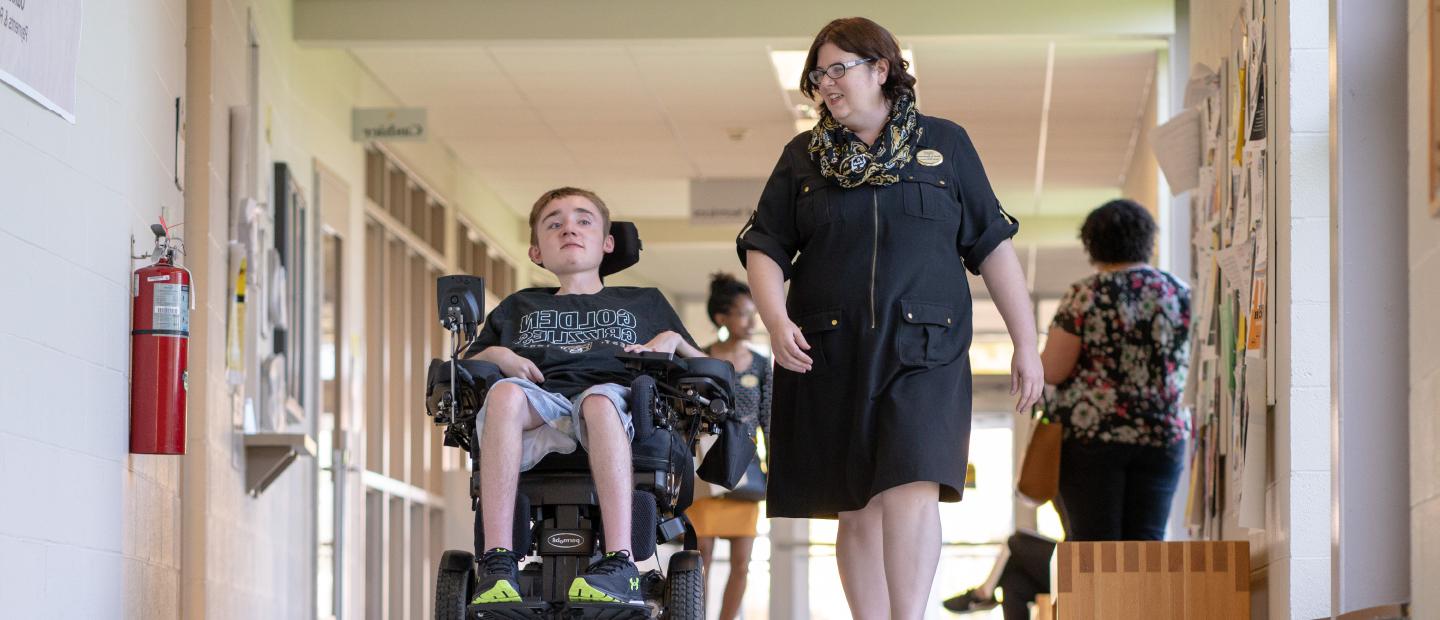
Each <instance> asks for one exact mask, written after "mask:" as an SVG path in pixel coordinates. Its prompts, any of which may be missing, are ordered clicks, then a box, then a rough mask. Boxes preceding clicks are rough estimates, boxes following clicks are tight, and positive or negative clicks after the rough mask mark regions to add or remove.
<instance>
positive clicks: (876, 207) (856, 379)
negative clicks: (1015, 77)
mask: <svg viewBox="0 0 1440 620" xmlns="http://www.w3.org/2000/svg"><path fill="white" fill-rule="evenodd" d="M919 126H920V127H921V128H922V132H923V133H922V134H921V137H920V139H919V144H918V145H917V148H916V149H915V151H916V153H917V156H916V157H915V160H914V161H912V162H911V163H910V164H908V165H907V166H905V167H904V168H903V169H901V170H900V182H898V183H893V184H891V185H888V186H884V187H879V186H872V185H862V186H860V187H857V188H854V189H843V188H841V187H839V186H838V185H835V184H834V183H832V182H831V181H830V180H828V179H826V178H824V177H822V176H821V175H820V171H819V169H818V167H817V166H816V165H815V163H814V161H812V160H811V157H810V155H809V153H808V150H807V144H808V142H809V134H808V133H803V134H800V135H798V136H796V137H795V139H793V140H791V141H790V143H789V144H788V145H787V146H786V147H785V150H784V152H783V153H781V156H780V161H779V162H778V163H777V164H776V165H775V171H774V172H773V173H772V174H771V176H770V179H769V181H768V182H767V183H766V186H765V190H764V192H763V194H762V195H761V198H760V202H759V205H758V207H757V209H756V211H755V213H754V215H752V216H751V219H750V222H749V223H748V224H746V226H745V228H744V229H742V230H741V232H740V235H739V238H738V239H737V249H738V251H739V253H740V260H741V262H742V263H743V262H744V261H745V253H746V252H747V251H748V250H757V251H760V252H764V253H765V254H766V255H767V256H769V257H770V258H771V259H773V260H774V261H775V262H776V263H777V264H778V265H780V267H781V269H782V270H783V271H784V273H785V277H786V278H788V279H789V280H790V282H791V284H790V292H789V296H788V298H787V300H786V310H787V312H788V313H789V315H790V318H791V320H792V321H794V322H795V323H796V324H797V325H798V326H799V327H800V329H801V330H802V331H803V333H804V335H805V338H806V340H807V341H808V343H809V344H810V347H811V348H810V351H809V352H808V354H809V356H810V358H811V359H812V360H813V361H814V364H813V367H812V369H811V370H810V372H808V373H804V374H800V373H795V372H791V371H788V370H785V369H784V368H781V367H778V366H777V367H776V368H775V377H774V379H775V388H774V397H773V398H774V400H773V404H772V407H773V415H772V418H773V420H772V427H773V428H772V437H771V443H770V446H771V449H770V477H769V489H768V498H767V500H768V501H767V507H768V512H769V516H771V517H823V518H833V517H835V516H836V515H837V514H838V513H840V512H846V511H852V510H859V509H861V508H864V507H865V505H866V504H867V503H869V501H870V498H872V497H874V496H875V495H876V494H878V493H880V492H882V491H885V490H887V489H890V488H894V487H896V486H899V485H903V484H907V483H910V482H918V481H931V482H936V483H939V485H940V498H941V500H942V501H947V502H953V501H959V499H960V495H961V491H962V489H963V488H964V482H965V465H966V461H967V459H968V452H969V450H968V443H969V438H970V393H971V392H970V390H971V388H970V363H969V357H968V355H967V353H968V351H969V347H970V340H971V296H970V288H969V283H968V282H967V280H966V277H965V273H964V271H965V270H966V269H969V270H970V271H972V272H975V273H979V269H980V264H981V263H982V262H983V261H984V260H985V257H986V256H988V255H989V254H990V252H991V251H992V250H994V249H995V248H996V247H997V246H999V245H1000V243H1002V242H1003V241H1004V240H1006V239H1009V238H1010V237H1012V236H1014V234H1015V233H1016V232H1017V231H1018V230H1019V224H1018V223H1017V222H1016V221H1015V219H1014V218H1012V217H1010V216H1009V215H1008V214H1006V213H1005V212H1004V211H1003V210H1002V209H1001V208H1000V204H999V201H998V200H996V198H995V194H994V192H993V191H992V190H991V188H990V183H989V181H988V180H987V179H986V177H985V172H984V169H983V167H982V166H981V164H980V158H979V155H978V154H977V153H976V152H975V147H974V145H973V144H972V143H971V141H970V138H969V136H968V135H967V134H966V133H965V130H964V129H962V128H961V127H960V126H959V125H957V124H955V123H953V122H950V121H947V120H944V119H940V118H934V117H928V116H924V115H921V116H920V119H919ZM937 155H938V156H939V157H937ZM937 160H939V161H937ZM921 162H924V163H921Z"/></svg>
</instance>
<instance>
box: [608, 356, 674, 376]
mask: <svg viewBox="0 0 1440 620" xmlns="http://www.w3.org/2000/svg"><path fill="white" fill-rule="evenodd" d="M615 359H618V360H620V361H621V362H623V363H624V364H625V367H626V368H629V369H631V370H635V371H638V372H641V373H644V374H647V375H648V374H659V375H662V376H668V375H670V374H671V373H675V372H685V370H686V369H688V368H689V364H688V360H685V359H684V358H680V357H676V356H675V354H674V353H663V352H660V351H642V352H640V353H617V354H616V355H615Z"/></svg>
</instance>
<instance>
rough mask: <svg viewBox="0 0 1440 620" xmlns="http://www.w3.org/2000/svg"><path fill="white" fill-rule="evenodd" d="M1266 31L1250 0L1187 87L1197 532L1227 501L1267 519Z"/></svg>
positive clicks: (1271, 191)
mask: <svg viewBox="0 0 1440 620" xmlns="http://www.w3.org/2000/svg"><path fill="white" fill-rule="evenodd" d="M1267 41H1268V36H1267V24H1266V3H1265V2H1264V0H1253V1H1247V2H1246V3H1245V6H1244V7H1243V9H1242V11H1241V13H1240V14H1239V15H1238V16H1237V17H1236V19H1235V23H1234V28H1233V32H1232V45H1231V50H1230V54H1229V55H1228V56H1227V57H1226V58H1224V59H1221V60H1220V62H1219V63H1218V65H1217V67H1216V68H1215V69H1213V70H1211V69H1209V68H1206V67H1202V66H1197V67H1196V70H1195V71H1194V72H1193V73H1192V79H1191V82H1190V84H1189V88H1187V93H1186V101H1187V103H1189V104H1193V107H1192V108H1191V110H1193V113H1192V112H1190V111H1187V114H1190V117H1189V118H1190V122H1192V123H1194V124H1195V125H1197V129H1198V131H1199V134H1200V139H1199V141H1198V146H1199V149H1200V157H1199V160H1198V169H1196V173H1195V179H1196V182H1195V184H1194V188H1195V189H1194V190H1193V195H1192V199H1191V201H1190V204H1191V230H1192V232H1193V237H1192V239H1191V247H1190V251H1191V259H1192V261H1191V264H1192V265H1194V269H1195V272H1194V273H1192V274H1191V283H1192V288H1191V342H1190V369H1189V374H1188V377H1187V385H1186V391H1185V397H1184V399H1185V400H1184V402H1185V404H1186V406H1187V407H1189V408H1190V411H1191V415H1192V422H1193V424H1194V429H1195V433H1194V441H1193V443H1192V447H1193V448H1194V449H1193V450H1192V456H1191V459H1192V460H1191V463H1190V465H1191V466H1190V468H1189V470H1190V472H1191V476H1190V479H1189V480H1187V481H1182V482H1183V483H1184V484H1185V486H1182V487H1181V489H1182V490H1184V491H1185V492H1187V493H1188V501H1187V506H1188V509H1187V514H1186V522H1187V524H1188V525H1189V527H1190V530H1191V534H1192V535H1193V536H1196V537H1198V538H1219V537H1220V536H1221V534H1222V532H1221V527H1222V520H1223V519H1224V517H1225V515H1226V511H1227V507H1233V508H1234V512H1235V518H1236V521H1238V525H1239V526H1241V527H1245V528H1255V529H1259V528H1262V527H1263V526H1264V516H1265V514H1264V504H1265V488H1266V486H1267V471H1266V469H1267V463H1268V461H1269V455H1268V454H1267V452H1268V446H1269V443H1270V442H1269V437H1268V433H1269V429H1270V419H1271V417H1272V413H1273V406H1274V404H1275V401H1274V394H1273V390H1271V389H1270V386H1272V385H1274V365H1273V359H1272V358H1273V356H1272V355H1271V351H1272V350H1273V334H1272V332H1273V330H1272V325H1273V324H1274V319H1273V317H1272V316H1271V312H1270V310H1269V309H1270V308H1271V307H1272V304H1273V300H1274V292H1273V290H1272V287H1271V286H1270V283H1271V282H1272V281H1273V277H1274V274H1273V265H1274V262H1273V261H1272V260H1271V257H1273V256H1274V255H1275V241H1274V234H1273V226H1272V222H1273V221H1274V205H1275V188H1274V187H1273V184H1272V183H1271V182H1270V180H1271V179H1272V178H1273V172H1274V162H1273V161H1272V158H1271V157H1270V154H1271V150H1270V136H1271V121H1270V118H1271V115H1270V114H1269V106H1270V102H1269V100H1268V99H1267V97H1266V93H1267V91H1269V90H1270V89H1271V88H1270V87H1271V85H1272V84H1273V81H1272V80H1273V76H1271V74H1270V72H1269V71H1268V70H1267V69H1268V67H1269V66H1270V65H1271V58H1272V56H1273V54H1272V50H1270V49H1269V46H1268V45H1267ZM1172 131H1173V130H1172ZM1191 135H1193V134H1191Z"/></svg>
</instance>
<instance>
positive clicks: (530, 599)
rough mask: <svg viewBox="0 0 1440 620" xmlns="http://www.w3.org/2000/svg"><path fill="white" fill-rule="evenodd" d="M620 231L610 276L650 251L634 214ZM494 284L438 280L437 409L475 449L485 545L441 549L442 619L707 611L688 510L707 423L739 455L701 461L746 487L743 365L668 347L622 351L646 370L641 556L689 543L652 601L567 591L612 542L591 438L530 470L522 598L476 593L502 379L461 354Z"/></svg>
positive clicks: (429, 393)
mask: <svg viewBox="0 0 1440 620" xmlns="http://www.w3.org/2000/svg"><path fill="white" fill-rule="evenodd" d="M611 234H612V235H614V237H615V240H616V244H615V246H616V247H615V251H614V252H612V253H610V254H607V255H606V257H605V259H604V262H603V263H602V264H601V267H600V273H601V276H607V275H610V274H613V273H616V272H618V271H620V270H623V269H625V268H627V267H629V266H631V265H633V264H634V263H636V262H637V261H638V260H639V251H640V242H639V236H638V233H637V231H636V229H635V227H634V225H633V224H632V223H629V222H613V223H612V225H611ZM483 291H484V286H483V281H482V280H481V279H480V278H478V277H474V276H467V275H454V276H444V277H441V278H439V281H438V285H437V301H438V304H437V305H438V310H439V315H440V316H439V318H440V322H441V324H442V325H443V326H444V327H445V329H446V330H448V331H449V332H450V342H451V353H450V358H449V359H448V360H439V359H436V360H432V361H431V362H430V368H429V372H428V375H427V379H426V413H427V414H428V415H430V416H431V417H433V418H434V422H435V424H437V425H440V426H443V427H444V437H445V445H447V446H453V447H458V448H461V449H463V450H465V451H466V452H467V453H469V463H470V471H471V473H470V497H471V507H472V509H474V511H475V546H474V551H473V552H471V551H461V550H449V551H446V552H445V553H444V554H443V555H442V557H441V560H440V566H439V572H438V574H437V577H436V586H435V617H436V618H437V620H462V619H463V620H482V619H483V620H490V619H499V618H504V619H525V620H532V619H543V620H552V619H553V620H559V619H561V618H564V619H579V618H585V619H591V618H593V619H597V620H612V619H613V620H629V619H640V618H647V619H648V618H673V619H676V620H699V619H701V618H704V617H705V601H704V587H705V577H704V568H703V564H702V562H701V559H700V554H699V552H698V551H696V548H697V546H698V545H697V542H698V541H697V539H696V537H695V531H694V528H693V527H691V526H690V523H689V521H688V520H687V519H686V518H685V514H684V511H685V508H687V507H688V506H689V505H690V502H691V500H692V494H693V488H694V477H695V475H696V468H695V466H694V458H693V456H692V455H693V454H694V449H695V444H696V442H697V441H698V438H699V435H700V434H701V433H715V434H720V435H721V436H722V437H723V438H724V439H725V441H723V442H718V441H717V445H720V444H724V445H726V446H729V447H730V449H729V450H728V452H729V453H728V454H727V453H725V452H727V451H726V450H712V451H711V453H710V454H709V455H707V457H706V460H705V463H703V464H702V465H701V467H700V469H699V471H700V473H701V476H702V478H703V479H705V480H706V481H708V482H711V483H714V484H718V485H721V486H725V487H728V488H733V487H734V486H735V484H736V483H737V482H738V480H739V479H740V476H741V474H742V473H743V471H744V465H745V464H748V463H749V461H750V459H751V458H753V450H754V444H753V442H751V441H750V440H749V437H748V435H747V434H746V433H745V432H744V431H745V429H744V428H743V427H742V426H741V425H740V424H739V423H738V422H737V421H736V420H734V419H732V418H731V417H730V416H729V412H730V410H731V408H733V406H734V397H733V392H732V387H731V384H732V381H733V377H734V368H733V367H732V366H731V364H730V363H729V362H726V361H722V360H715V359H708V358H700V359H694V358H692V359H679V358H676V357H674V356H673V355H671V354H662V353H640V354H622V355H621V356H620V357H621V359H623V360H624V362H625V364H626V366H627V367H629V368H630V369H631V370H633V371H635V373H636V378H635V380H634V381H633V383H632V384H631V397H630V411H631V416H632V421H633V424H634V427H635V438H634V441H633V442H632V444H631V453H632V460H633V462H634V482H635V490H634V496H633V501H632V511H633V517H632V532H631V541H632V542H631V550H632V553H633V555H634V558H633V559H634V560H635V561H636V562H642V561H644V560H648V559H649V558H651V557H653V556H654V555H655V553H656V547H657V544H658V543H667V542H671V541H674V540H676V539H683V550H681V551H678V552H676V553H674V554H673V555H671V556H670V559H669V563H668V567H667V569H666V570H665V572H663V573H662V572H661V571H659V570H650V571H648V572H644V573H642V574H641V582H642V583H641V590H642V592H643V593H644V598H645V605H643V606H640V605H628V604H620V603H572V602H570V601H569V600H568V597H567V588H568V587H569V585H570V583H571V581H572V580H573V579H574V578H575V577H577V576H579V575H581V574H582V573H583V572H584V571H585V570H586V569H587V568H588V567H589V566H590V564H591V563H592V562H595V561H598V560H599V559H600V557H601V545H600V541H602V540H604V537H603V532H602V531H601V523H602V521H601V518H600V505H599V501H598V495H597V493H596V490H595V484H594V480H593V478H592V477H591V474H590V467H589V462H588V457H587V455H586V453H585V451H584V450H583V449H581V448H577V449H576V451H575V452H573V453H570V454H551V455H549V456H547V457H545V458H544V459H542V460H541V461H540V463H539V464H537V465H536V466H535V467H534V468H532V469H530V470H528V471H525V472H522V473H521V474H520V480H519V485H518V488H517V492H516V501H515V526H514V530H513V531H514V534H513V536H514V538H513V545H514V547H515V551H516V553H517V555H520V556H522V557H525V556H531V555H536V556H539V559H538V560H535V561H531V562H529V563H528V564H525V565H523V566H522V568H521V570H520V574H519V577H520V579H519V580H520V595H521V596H522V598H523V599H524V600H523V602H522V603H515V604H500V605H497V604H485V605H470V604H469V603H470V601H471V600H472V597H473V596H474V595H475V592H474V590H475V587H476V574H477V559H478V558H479V557H480V556H481V555H482V554H483V552H484V550H485V549H486V546H485V542H484V532H483V528H482V525H481V523H482V519H481V514H482V513H483V510H484V506H481V505H480V499H479V498H480V458H479V446H480V437H479V434H478V433H477V432H476V428H475V417H476V414H477V413H478V412H479V410H480V406H481V405H482V404H483V403H484V402H485V395H486V392H487V390H488V388H489V387H490V386H491V385H494V383H495V382H497V381H499V380H500V379H502V378H503V375H502V374H501V373H500V369H499V368H498V367H496V366H494V365H493V364H489V363H486V362H482V361H479V360H463V359H459V358H460V356H461V355H462V354H463V352H464V351H465V350H466V349H467V348H468V347H469V344H470V341H472V340H473V339H474V337H475V335H476V333H477V330H478V328H479V326H480V324H481V322H482V321H483V320H484V315H483V314H482V310H483V308H482V307H481V306H482V305H483V300H484V298H485V296H484V292H483ZM741 439H743V441H742V440H741ZM747 446H748V450H749V452H748V453H746V450H747ZM712 459H715V460H714V461H713V462H712ZM737 463H738V465H737Z"/></svg>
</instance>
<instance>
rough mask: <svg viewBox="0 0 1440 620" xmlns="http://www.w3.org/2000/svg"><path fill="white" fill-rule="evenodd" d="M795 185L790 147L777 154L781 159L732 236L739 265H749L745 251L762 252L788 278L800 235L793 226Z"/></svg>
mask: <svg viewBox="0 0 1440 620" xmlns="http://www.w3.org/2000/svg"><path fill="white" fill-rule="evenodd" d="M794 187H795V182H794V173H793V170H792V167H791V164H790V151H789V149H786V150H785V151H784V152H782V153H781V154H780V161H778V162H776V163H775V171H774V172H772V173H770V179H769V180H768V181H766V182H765V190H764V191H763V192H761V193H760V203H759V204H758V205H757V206H756V207H755V211H754V212H753V213H751V214H750V220H749V221H748V222H746V223H745V227H744V228H741V229H740V234H739V235H738V236H737V237H736V238H735V249H736V251H737V252H738V253H739V254H740V264H741V265H745V266H747V267H748V264H747V262H746V257H745V253H746V252H748V251H750V250H756V251H759V252H764V253H765V255H766V256H769V257H770V260H773V261H775V264H777V265H779V266H780V270H781V271H783V272H784V273H785V279H787V280H788V279H790V271H791V269H792V267H793V262H794V260H795V254H796V252H797V251H798V250H799V238H800V234H799V231H798V230H797V229H796V227H795V191H794Z"/></svg>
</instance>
